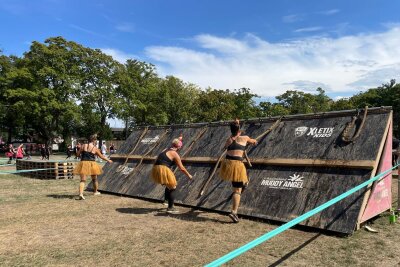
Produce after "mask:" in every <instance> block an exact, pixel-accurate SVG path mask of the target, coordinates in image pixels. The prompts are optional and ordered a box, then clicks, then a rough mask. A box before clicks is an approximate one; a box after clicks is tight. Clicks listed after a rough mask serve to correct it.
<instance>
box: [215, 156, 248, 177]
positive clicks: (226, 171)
mask: <svg viewBox="0 0 400 267" xmlns="http://www.w3.org/2000/svg"><path fill="white" fill-rule="evenodd" d="M219 175H220V176H221V178H222V179H223V180H225V181H231V182H243V183H247V182H248V181H249V179H248V178H247V173H246V167H245V166H244V164H243V162H242V161H240V160H230V159H224V160H223V161H222V163H221V169H220V171H219Z"/></svg>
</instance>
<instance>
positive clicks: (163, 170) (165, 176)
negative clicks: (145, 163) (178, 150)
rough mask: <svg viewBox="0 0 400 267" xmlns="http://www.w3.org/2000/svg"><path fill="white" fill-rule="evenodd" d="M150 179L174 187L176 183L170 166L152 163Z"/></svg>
mask: <svg viewBox="0 0 400 267" xmlns="http://www.w3.org/2000/svg"><path fill="white" fill-rule="evenodd" d="M151 179H152V180H153V181H154V182H155V183H157V184H162V185H166V186H169V187H174V186H176V185H177V182H176V178H175V174H174V173H173V172H172V170H171V169H170V168H168V167H167V166H164V165H153V169H152V170H151Z"/></svg>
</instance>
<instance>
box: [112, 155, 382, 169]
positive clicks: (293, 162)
mask: <svg viewBox="0 0 400 267" xmlns="http://www.w3.org/2000/svg"><path fill="white" fill-rule="evenodd" d="M126 158H127V156H126V155H118V154H114V155H112V156H111V159H113V160H119V159H126ZM142 158H143V161H155V160H156V158H157V157H155V156H146V157H143V156H140V155H130V156H128V160H133V161H135V160H142ZM217 161H218V158H215V157H185V158H182V162H187V163H210V164H215V163H216V162H217ZM252 164H254V165H273V166H306V167H308V166H310V167H311V166H312V167H338V168H339V167H340V168H352V169H373V168H374V164H375V161H373V160H325V159H285V158H276V159H265V158H264V159H255V158H253V159H252Z"/></svg>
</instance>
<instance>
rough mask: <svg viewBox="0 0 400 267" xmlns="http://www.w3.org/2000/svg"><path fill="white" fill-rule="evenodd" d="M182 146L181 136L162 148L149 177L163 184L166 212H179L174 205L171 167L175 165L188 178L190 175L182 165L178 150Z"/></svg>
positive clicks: (174, 180)
mask: <svg viewBox="0 0 400 267" xmlns="http://www.w3.org/2000/svg"><path fill="white" fill-rule="evenodd" d="M181 148H182V136H181V137H180V138H176V139H174V140H173V141H172V144H171V147H170V148H167V149H165V150H163V151H162V152H161V153H160V154H159V155H158V157H157V160H156V163H154V165H153V169H152V170H151V178H152V180H153V181H154V182H155V183H157V184H161V185H164V186H165V192H164V195H165V200H166V201H168V208H167V212H168V213H179V211H178V210H177V209H175V207H174V201H175V193H176V192H175V191H176V186H177V182H176V178H175V175H174V173H173V172H172V170H171V168H172V167H173V166H174V165H176V166H177V167H178V168H179V169H180V171H181V172H183V173H184V174H185V175H186V176H187V177H189V179H192V177H193V176H192V175H191V174H190V173H189V172H188V171H187V170H186V168H185V167H184V166H183V164H182V161H181V157H180V156H179V154H178V151H179V150H180V149H181Z"/></svg>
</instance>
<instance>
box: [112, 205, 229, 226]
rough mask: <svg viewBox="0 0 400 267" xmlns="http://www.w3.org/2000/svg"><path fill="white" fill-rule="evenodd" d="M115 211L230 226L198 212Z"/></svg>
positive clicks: (144, 209) (121, 209)
mask: <svg viewBox="0 0 400 267" xmlns="http://www.w3.org/2000/svg"><path fill="white" fill-rule="evenodd" d="M115 210H116V211H118V212H120V213H127V214H151V213H154V216H160V217H173V218H176V219H179V220H184V221H191V222H205V221H211V222H216V223H221V224H231V222H227V221H222V220H218V219H213V218H207V217H202V216H200V215H201V214H202V213H205V212H202V211H199V210H190V211H188V212H182V213H178V214H170V213H167V212H166V208H117V209H115Z"/></svg>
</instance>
